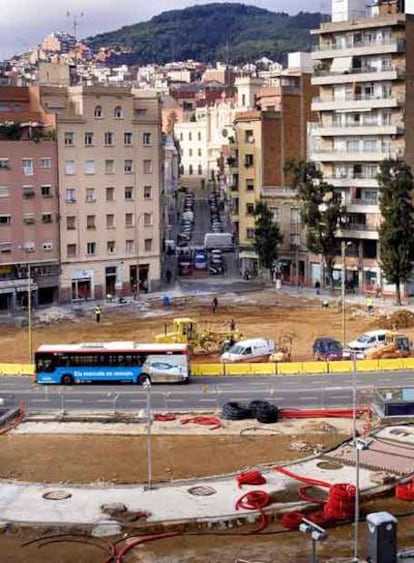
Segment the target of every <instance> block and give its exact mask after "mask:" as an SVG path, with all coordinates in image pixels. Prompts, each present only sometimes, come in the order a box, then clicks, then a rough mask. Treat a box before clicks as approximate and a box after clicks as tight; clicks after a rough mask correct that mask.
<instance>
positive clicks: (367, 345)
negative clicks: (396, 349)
mask: <svg viewBox="0 0 414 563" xmlns="http://www.w3.org/2000/svg"><path fill="white" fill-rule="evenodd" d="M388 332H389V330H385V329H379V330H371V331H369V332H364V334H361V336H359V337H358V338H357V339H356V340H352V341H351V342H350V343H349V344H348V346H347V347H346V348H345V350H344V352H343V357H344V358H352V357H353V355H354V354H355V356H356V358H358V359H360V358H364V357H365V352H366V351H367V350H370V349H371V348H375V346H379V345H381V344H384V343H385V339H386V336H387V333H388Z"/></svg>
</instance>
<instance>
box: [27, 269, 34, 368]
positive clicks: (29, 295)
mask: <svg viewBox="0 0 414 563" xmlns="http://www.w3.org/2000/svg"><path fill="white" fill-rule="evenodd" d="M27 309H28V323H29V327H28V331H29V332H28V337H29V363H32V362H33V334H32V270H31V266H30V262H29V263H28V264H27Z"/></svg>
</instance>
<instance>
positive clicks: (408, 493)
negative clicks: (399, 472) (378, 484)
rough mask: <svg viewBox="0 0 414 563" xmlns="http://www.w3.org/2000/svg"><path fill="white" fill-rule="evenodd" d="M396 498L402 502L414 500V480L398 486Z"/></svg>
mask: <svg viewBox="0 0 414 563" xmlns="http://www.w3.org/2000/svg"><path fill="white" fill-rule="evenodd" d="M395 496H396V497H397V498H398V499H400V500H414V479H411V481H408V482H407V483H399V484H398V485H396V487H395Z"/></svg>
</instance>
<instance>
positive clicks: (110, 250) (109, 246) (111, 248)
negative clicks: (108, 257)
mask: <svg viewBox="0 0 414 563" xmlns="http://www.w3.org/2000/svg"><path fill="white" fill-rule="evenodd" d="M106 251H107V252H108V254H113V253H114V252H115V241H114V240H108V241H107V243H106Z"/></svg>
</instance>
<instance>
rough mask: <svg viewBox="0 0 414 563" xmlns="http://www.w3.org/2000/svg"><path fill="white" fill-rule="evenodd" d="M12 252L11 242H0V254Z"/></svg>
mask: <svg viewBox="0 0 414 563" xmlns="http://www.w3.org/2000/svg"><path fill="white" fill-rule="evenodd" d="M11 251H12V243H11V242H0V254H10V252H11Z"/></svg>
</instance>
